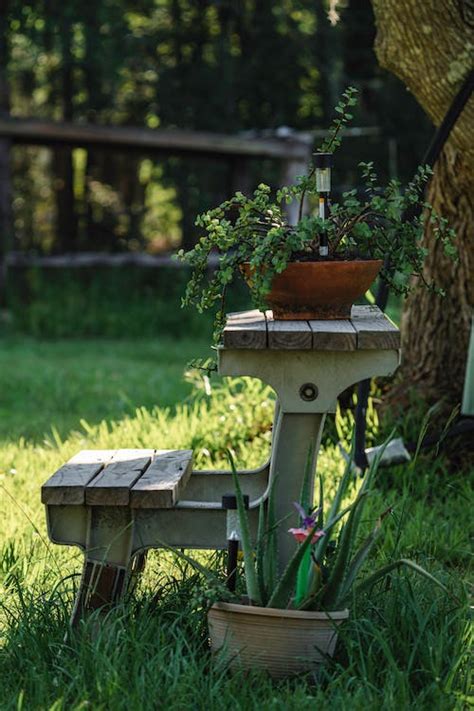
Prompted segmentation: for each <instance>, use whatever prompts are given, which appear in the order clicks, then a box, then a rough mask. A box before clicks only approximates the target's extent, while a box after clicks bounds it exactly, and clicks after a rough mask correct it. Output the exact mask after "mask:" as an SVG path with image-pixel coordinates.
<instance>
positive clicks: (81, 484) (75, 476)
mask: <svg viewBox="0 0 474 711" xmlns="http://www.w3.org/2000/svg"><path fill="white" fill-rule="evenodd" d="M116 451H117V450H115V449H103V450H88V449H87V450H83V451H82V452H78V454H76V455H75V456H74V457H72V458H71V459H70V460H69V461H68V462H66V464H64V465H63V466H62V467H61V468H60V469H58V471H57V472H55V473H54V474H53V475H52V476H51V477H50V478H49V479H48V481H47V482H46V483H45V484H43V486H42V488H41V501H42V502H43V504H53V505H63V504H71V505H72V504H78V505H81V504H84V502H85V487H86V486H87V484H89V483H90V482H91V481H92V480H93V479H94V477H95V476H97V474H98V473H99V472H100V471H101V470H102V469H103V468H104V465H105V464H107V463H108V462H110V461H111V460H112V458H113V456H114V455H115V454H116Z"/></svg>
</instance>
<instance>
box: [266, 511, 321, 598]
mask: <svg viewBox="0 0 474 711" xmlns="http://www.w3.org/2000/svg"><path fill="white" fill-rule="evenodd" d="M317 528H318V524H317V523H316V524H315V525H314V526H313V528H312V529H311V531H310V532H309V534H308V536H307V537H306V539H305V541H303V543H301V544H300V545H299V546H298V548H297V549H296V551H295V553H294V555H293V557H292V558H291V560H290V562H289V563H288V565H287V566H286V568H285V571H284V573H283V575H282V577H281V578H280V581H279V582H278V584H277V586H276V588H275V590H274V591H273V593H272V595H271V596H270V600H269V601H268V605H267V607H277V608H280V609H285V608H286V607H287V605H288V601H289V599H290V596H291V594H292V592H293V590H294V588H295V584H296V576H297V573H298V568H299V565H300V563H301V561H302V559H303V556H304V555H305V553H306V551H307V550H308V549H309V547H310V546H311V541H312V539H313V536H314V534H315V532H316V530H317Z"/></svg>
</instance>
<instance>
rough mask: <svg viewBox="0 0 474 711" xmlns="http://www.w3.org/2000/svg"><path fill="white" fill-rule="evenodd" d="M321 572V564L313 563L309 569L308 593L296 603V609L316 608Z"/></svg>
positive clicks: (320, 587)
mask: <svg viewBox="0 0 474 711" xmlns="http://www.w3.org/2000/svg"><path fill="white" fill-rule="evenodd" d="M322 584H323V574H322V570H321V566H320V565H318V564H317V563H313V565H312V566H311V570H310V582H309V583H308V594H307V596H306V597H305V598H304V600H302V601H301V603H300V604H299V605H298V610H316V609H317V608H318V599H319V597H320V594H321V591H322V589H323V588H322Z"/></svg>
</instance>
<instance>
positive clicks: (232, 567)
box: [222, 494, 249, 592]
mask: <svg viewBox="0 0 474 711" xmlns="http://www.w3.org/2000/svg"><path fill="white" fill-rule="evenodd" d="M243 499H244V506H245V508H246V509H248V508H249V497H248V496H247V495H244V497H243ZM222 508H223V509H225V510H226V511H227V521H226V530H227V579H226V585H227V588H228V589H229V590H230V591H231V592H235V586H236V583H237V561H238V556H239V543H240V537H241V536H240V523H239V515H238V512H237V497H236V496H235V495H234V494H224V496H223V497H222Z"/></svg>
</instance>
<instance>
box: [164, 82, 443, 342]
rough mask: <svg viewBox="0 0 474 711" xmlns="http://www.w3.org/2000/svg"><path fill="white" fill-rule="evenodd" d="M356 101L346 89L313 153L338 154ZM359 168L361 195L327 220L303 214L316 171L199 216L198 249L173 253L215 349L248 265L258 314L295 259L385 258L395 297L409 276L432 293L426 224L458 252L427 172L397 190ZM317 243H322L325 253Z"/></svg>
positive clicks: (333, 208) (337, 206)
mask: <svg viewBox="0 0 474 711" xmlns="http://www.w3.org/2000/svg"><path fill="white" fill-rule="evenodd" d="M355 103H356V90H355V89H354V88H349V89H347V90H346V91H345V92H344V94H343V95H342V99H341V101H340V102H339V104H338V105H337V106H336V108H335V113H336V118H335V119H334V121H333V123H332V125H331V127H330V129H329V132H328V136H327V138H326V140H325V141H324V143H323V144H322V145H321V147H320V148H319V150H318V152H320V153H325V154H332V153H334V152H335V151H336V150H337V149H338V148H339V146H340V143H341V137H342V131H343V128H344V127H345V126H346V124H347V123H348V122H349V121H350V120H351V119H352V114H351V113H350V110H351V108H352V106H354V104H355ZM359 168H360V171H361V179H362V183H363V186H364V187H363V190H362V191H361V192H360V191H359V192H358V191H357V190H355V189H354V190H349V191H347V192H345V193H343V195H342V199H341V200H339V201H332V202H329V205H328V214H327V216H326V219H322V218H321V217H320V216H319V214H318V215H316V214H304V206H305V205H307V204H309V201H311V200H313V201H314V200H315V197H316V196H317V195H318V191H317V186H316V180H315V172H316V167H315V165H312V166H310V168H309V171H308V174H307V175H304V176H301V177H299V178H298V179H297V181H296V183H295V184H294V185H289V186H284V187H282V188H280V189H279V190H277V191H276V194H274V193H273V192H272V190H271V188H270V187H269V186H268V185H266V184H264V183H261V184H260V185H258V187H257V189H256V190H255V191H254V193H253V195H251V196H246V195H244V194H243V193H242V192H237V193H235V195H234V196H233V197H231V198H230V199H229V200H226V201H224V202H223V203H222V204H220V205H219V206H218V207H216V208H214V209H211V210H208V211H207V212H205V213H203V214H202V215H199V216H198V217H197V219H196V225H197V226H198V227H199V228H200V229H201V231H202V233H201V236H200V238H199V240H198V242H197V244H196V245H195V247H194V248H193V249H191V250H189V251H187V252H184V251H183V250H180V251H179V252H178V255H177V256H178V259H180V260H182V261H183V262H184V263H186V264H188V265H189V266H190V267H191V269H192V273H191V277H190V280H189V282H188V284H187V288H186V292H185V296H184V298H183V305H191V306H194V307H196V308H197V310H198V311H199V312H203V311H204V310H206V309H214V310H215V311H216V316H215V330H214V340H215V342H216V343H217V342H218V341H219V338H220V334H221V332H222V328H223V326H224V323H225V299H226V293H227V290H228V288H229V286H230V284H231V283H232V282H233V281H234V279H235V278H236V277H237V276H239V274H240V272H241V270H242V265H243V264H245V263H248V264H249V265H250V269H251V273H252V279H251V283H249V288H250V291H251V296H252V301H253V303H254V305H255V307H256V308H259V309H261V310H264V309H265V297H266V295H267V294H268V293H269V291H270V288H271V284H272V280H273V278H274V277H275V276H276V275H277V274H280V273H281V272H283V271H284V270H285V268H286V267H287V265H288V264H289V263H290V262H294V261H308V260H310V261H317V260H320V259H324V260H341V259H344V260H354V259H382V260H384V267H383V268H382V271H381V278H382V279H384V280H385V281H387V282H388V284H389V285H390V287H391V288H392V289H393V290H394V291H395V292H396V293H400V294H406V293H407V292H408V291H409V289H410V280H409V278H408V277H409V276H410V275H415V276H417V277H419V278H420V279H421V281H422V282H423V283H424V284H425V286H426V287H427V288H430V289H435V288H436V286H435V285H434V284H432V283H428V282H427V281H426V280H425V276H424V274H423V263H424V260H425V256H426V249H425V248H424V247H423V246H422V244H421V243H420V237H421V235H422V232H423V228H424V225H425V223H426V221H427V220H429V221H431V223H432V225H433V232H434V234H435V236H436V238H437V239H439V240H441V242H442V243H443V245H444V249H445V251H446V253H448V254H450V255H452V256H454V254H455V250H454V246H453V242H452V237H453V234H452V231H451V230H450V229H449V227H448V225H447V223H446V220H444V219H443V218H441V217H439V216H438V215H437V214H436V212H435V211H434V209H433V208H432V206H431V205H430V204H429V203H427V202H426V201H425V200H424V196H423V193H424V187H425V185H426V183H427V181H428V180H429V178H430V175H431V172H432V171H431V169H430V168H429V167H428V166H420V167H419V168H418V170H417V172H416V174H415V177H414V178H413V180H412V181H410V182H409V183H408V185H407V186H406V187H405V188H404V189H402V188H401V185H400V183H399V182H398V181H397V180H390V181H389V183H388V184H387V185H386V186H384V187H382V186H380V185H379V181H378V177H377V174H376V172H375V170H374V165H373V163H372V162H367V163H360V164H359ZM294 200H296V201H298V202H299V210H298V212H299V218H298V221H297V224H295V225H290V224H289V223H288V219H287V215H286V213H285V206H286V205H288V204H289V203H291V202H292V201H294ZM321 244H324V245H327V250H324V252H323V251H322V250H320V246H321ZM320 252H321V253H324V256H321V253H320ZM326 252H327V253H326ZM215 253H217V254H218V255H219V261H218V265H217V268H216V270H215V272H214V275H213V277H212V278H211V279H209V271H208V260H209V256H210V255H211V254H215Z"/></svg>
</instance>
